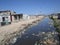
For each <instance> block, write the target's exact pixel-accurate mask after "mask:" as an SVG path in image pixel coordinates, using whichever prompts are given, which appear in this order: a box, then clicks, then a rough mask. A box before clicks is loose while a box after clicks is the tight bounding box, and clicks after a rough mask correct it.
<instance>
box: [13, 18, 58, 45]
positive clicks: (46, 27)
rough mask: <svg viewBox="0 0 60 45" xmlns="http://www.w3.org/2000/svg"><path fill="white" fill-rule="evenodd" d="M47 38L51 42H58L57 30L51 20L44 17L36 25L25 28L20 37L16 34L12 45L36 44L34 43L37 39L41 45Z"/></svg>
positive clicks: (55, 44)
mask: <svg viewBox="0 0 60 45" xmlns="http://www.w3.org/2000/svg"><path fill="white" fill-rule="evenodd" d="M47 39H48V41H49V40H50V41H51V44H54V45H57V44H58V37H57V32H56V31H55V28H54V26H53V21H52V20H51V19H49V18H48V17H46V18H44V19H43V20H42V21H40V22H39V23H38V24H37V25H35V26H32V27H31V28H28V29H26V31H25V32H24V34H23V35H22V36H21V37H20V36H18V38H17V40H16V42H15V43H14V44H13V45H36V44H35V43H36V42H38V41H39V44H40V43H41V44H42V45H43V44H45V43H44V41H45V42H46V40H47ZM53 41H54V42H53Z"/></svg>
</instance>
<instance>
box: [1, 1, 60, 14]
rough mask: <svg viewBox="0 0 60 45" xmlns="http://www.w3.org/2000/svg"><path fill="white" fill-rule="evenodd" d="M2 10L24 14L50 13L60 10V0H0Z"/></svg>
mask: <svg viewBox="0 0 60 45" xmlns="http://www.w3.org/2000/svg"><path fill="white" fill-rule="evenodd" d="M0 10H12V11H15V12H17V13H24V14H40V13H41V14H50V13H55V12H60V0H0Z"/></svg>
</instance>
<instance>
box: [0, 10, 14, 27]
mask: <svg viewBox="0 0 60 45" xmlns="http://www.w3.org/2000/svg"><path fill="white" fill-rule="evenodd" d="M11 14H15V12H11V11H10V10H7V11H0V26H3V25H7V24H11Z"/></svg>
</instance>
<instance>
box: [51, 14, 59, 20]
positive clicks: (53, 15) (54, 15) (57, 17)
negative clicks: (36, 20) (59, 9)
mask: <svg viewBox="0 0 60 45" xmlns="http://www.w3.org/2000/svg"><path fill="white" fill-rule="evenodd" d="M51 16H52V17H53V18H56V19H60V13H55V14H51V15H50V17H51Z"/></svg>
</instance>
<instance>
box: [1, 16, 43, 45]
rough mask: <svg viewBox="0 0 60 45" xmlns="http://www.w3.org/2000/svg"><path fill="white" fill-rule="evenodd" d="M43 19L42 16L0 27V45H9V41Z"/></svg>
mask: <svg viewBox="0 0 60 45" xmlns="http://www.w3.org/2000/svg"><path fill="white" fill-rule="evenodd" d="M43 18H44V16H39V17H37V18H33V19H29V20H23V21H20V22H18V23H12V24H11V25H7V26H3V27H0V45H9V43H10V42H11V39H13V38H14V37H15V36H17V35H18V34H20V32H21V31H22V30H24V29H26V28H28V27H30V26H31V25H34V24H36V23H37V22H38V21H40V20H42V19H43Z"/></svg>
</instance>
